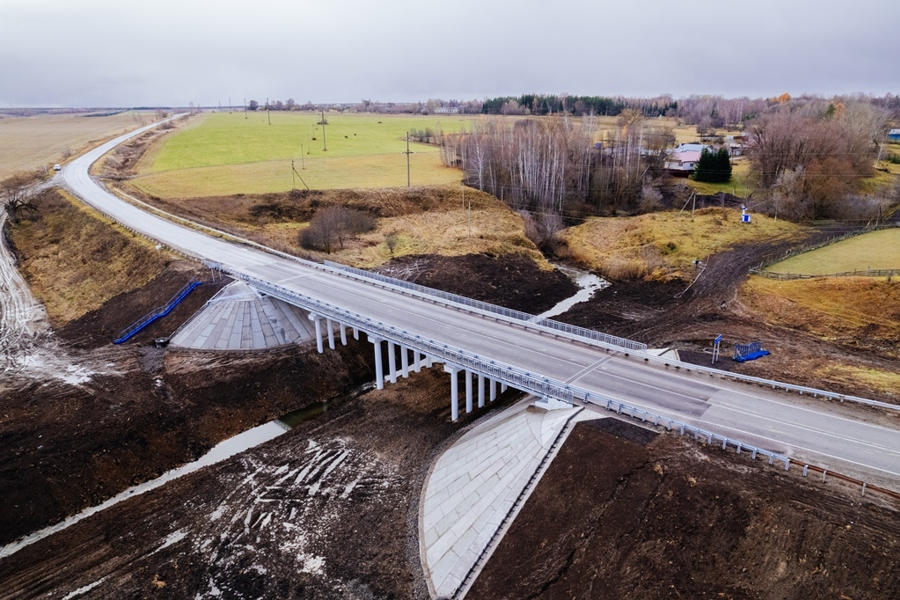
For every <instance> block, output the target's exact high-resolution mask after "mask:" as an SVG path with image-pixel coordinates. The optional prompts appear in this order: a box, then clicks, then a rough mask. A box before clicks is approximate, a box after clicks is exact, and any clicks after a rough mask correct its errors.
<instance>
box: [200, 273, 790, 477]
mask: <svg viewBox="0 0 900 600" xmlns="http://www.w3.org/2000/svg"><path fill="white" fill-rule="evenodd" d="M210 266H211V267H213V268H215V266H214V265H212V264H210ZM220 270H222V271H223V272H224V273H227V274H229V275H230V276H231V277H234V278H235V279H241V280H244V281H246V282H247V283H249V284H251V285H253V287H255V288H257V289H258V290H260V291H261V292H264V293H266V294H269V295H270V296H273V297H275V298H278V299H279V300H283V301H284V302H288V303H289V304H293V305H295V306H299V307H301V308H304V309H306V310H309V311H311V312H314V313H315V314H318V315H321V316H323V317H327V318H331V319H333V320H335V321H338V322H340V323H343V324H345V325H349V326H351V327H356V328H357V329H361V330H363V331H365V332H366V333H369V334H371V335H373V336H376V337H381V338H384V339H387V340H390V341H392V342H395V343H399V344H402V345H404V346H406V347H408V348H410V349H413V350H417V351H419V352H423V353H425V354H427V355H430V356H432V357H434V358H435V359H437V360H438V361H439V362H444V363H448V364H452V365H455V366H458V367H463V368H465V369H468V370H470V371H472V372H474V373H477V374H481V375H486V376H489V377H491V378H493V379H496V380H499V381H503V382H506V383H508V384H509V385H511V386H512V387H515V388H517V389H520V390H522V391H524V392H528V393H531V394H534V395H536V396H542V397H547V398H554V399H556V400H560V401H562V402H565V403H567V404H574V403H575V401H576V400H578V401H581V402H584V403H592V404H600V405H603V406H605V408H606V409H607V410H615V411H616V412H617V413H620V414H621V413H626V414H628V415H629V416H631V417H633V418H638V417H641V419H642V420H644V421H646V420H648V419H651V418H652V419H653V422H654V424H655V425H658V424H659V423H660V422H662V421H665V422H666V428H667V429H669V430H672V428H673V427H676V428H678V429H679V430H680V431H681V433H682V434H684V433H691V434H693V435H694V437H695V438H697V439H699V438H700V437H701V436H702V437H704V438H707V439H708V440H709V443H712V442H713V441H721V442H722V447H723V448H727V447H728V446H729V445H731V446H734V447H735V448H736V449H737V450H738V452H740V451H741V450H742V449H746V450H749V451H751V452H752V453H753V457H754V458H756V455H757V454H761V455H763V456H767V457H768V458H769V463H770V464H771V463H772V462H773V461H774V460H780V461H784V463H785V468H788V467H789V466H790V459H789V458H788V457H787V456H784V455H782V454H777V453H774V452H770V451H768V450H764V449H762V448H757V447H755V446H752V445H749V444H746V443H743V442H740V441H737V440H732V439H730V438H727V437H724V436H721V435H719V434H717V433H713V432H711V431H707V430H705V429H701V428H699V427H694V426H693V425H690V424H688V423H683V422H681V421H677V420H675V419H672V418H670V417H666V416H664V415H660V414H656V413H652V412H649V411H646V410H643V409H641V408H637V407H635V406H631V405H628V404H624V403H622V402H619V401H618V400H615V399H613V398H609V397H607V396H604V395H602V394H600V393H598V392H592V391H589V390H586V389H584V388H580V387H578V386H573V385H569V384H567V383H565V382H562V381H559V380H557V379H553V378H550V377H543V376H541V375H537V374H534V373H530V372H528V371H525V370H523V369H519V368H517V367H513V366H511V365H507V364H504V363H501V362H497V361H494V360H489V359H485V358H482V357H480V356H478V355H477V354H473V353H471V352H468V351H466V350H462V349H459V348H454V347H452V346H449V345H448V344H443V343H441V342H437V341H435V340H432V339H426V338H423V337H422V336H420V335H414V334H411V333H409V332H407V331H405V330H402V329H397V328H396V327H394V326H392V325H385V324H384V323H382V322H381V321H375V320H373V319H371V318H368V317H363V316H362V315H359V314H357V313H353V312H351V311H348V310H344V309H342V308H340V307H337V306H334V305H331V304H328V303H326V302H322V301H320V300H316V299H315V298H310V297H309V296H305V295H303V294H300V293H297V292H294V291H291V290H288V289H286V288H284V287H281V286H279V285H275V284H272V283H268V282H266V281H263V280H261V279H258V278H256V277H253V276H251V275H246V274H244V273H241V272H240V271H237V270H234V269H230V268H228V267H220Z"/></svg>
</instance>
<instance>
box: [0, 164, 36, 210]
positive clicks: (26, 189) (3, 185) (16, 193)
mask: <svg viewBox="0 0 900 600" xmlns="http://www.w3.org/2000/svg"><path fill="white" fill-rule="evenodd" d="M40 177H41V173H40V172H39V171H36V172H33V173H26V172H19V173H16V174H15V175H12V176H11V177H7V178H6V179H4V180H3V181H0V202H2V206H3V208H4V210H6V214H8V215H9V220H10V221H12V222H13V223H18V222H19V216H20V215H21V214H22V213H24V212H36V211H37V207H36V206H35V205H34V197H35V194H36V191H35V190H36V185H37V183H38V181H39V180H40Z"/></svg>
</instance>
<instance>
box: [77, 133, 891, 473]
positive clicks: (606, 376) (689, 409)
mask: <svg viewBox="0 0 900 600" xmlns="http://www.w3.org/2000/svg"><path fill="white" fill-rule="evenodd" d="M156 125H158V124H154V125H151V126H147V127H143V128H140V129H137V130H135V131H133V132H131V133H129V134H126V135H123V136H121V137H119V138H117V139H114V140H112V141H110V142H108V143H106V144H103V145H102V146H100V147H98V148H96V149H95V150H93V151H91V152H89V153H87V154H85V155H84V156H82V157H80V158H78V159H76V160H74V161H72V163H70V164H69V165H68V166H67V167H66V168H65V169H64V171H63V173H62V177H63V179H64V181H65V184H66V185H67V186H68V187H69V189H71V191H72V192H73V193H75V194H76V195H77V196H78V197H80V198H81V199H82V200H83V201H84V202H86V203H88V204H90V205H92V206H93V207H95V208H96V209H98V210H99V211H101V212H103V213H105V214H106V215H108V216H109V217H111V218H113V219H114V220H116V221H118V222H119V223H121V224H122V225H124V226H126V227H128V228H129V229H131V230H133V231H135V232H137V233H139V234H142V235H145V236H147V237H149V238H152V239H154V240H157V241H159V242H160V243H162V244H165V245H166V246H168V247H170V248H172V249H174V250H176V251H178V252H181V253H183V254H185V255H187V256H190V257H194V258H197V259H200V260H204V261H206V263H207V264H208V265H210V266H211V267H213V268H216V269H219V270H221V271H223V272H225V273H227V274H228V275H230V276H232V277H234V278H236V279H239V280H243V281H245V282H246V283H248V284H249V285H251V286H253V287H255V288H256V289H257V290H259V291H260V292H262V293H265V294H268V295H270V296H272V297H275V298H278V299H279V300H282V301H284V302H288V303H290V304H293V305H295V306H298V307H300V308H302V309H304V310H305V311H308V312H309V314H310V319H311V320H312V321H313V322H314V324H315V328H316V336H317V344H318V349H319V351H320V352H323V351H325V342H326V339H327V343H328V346H329V347H330V348H334V347H335V343H336V338H337V337H340V339H341V342H342V343H346V342H347V336H348V335H349V333H348V331H352V335H353V336H354V337H355V338H357V339H358V338H359V336H360V334H361V333H362V334H365V335H366V337H367V339H368V341H369V342H371V343H372V344H373V350H374V352H375V359H376V375H377V385H378V386H379V387H383V386H384V385H385V384H386V383H388V382H391V381H396V378H397V377H398V376H401V377H402V376H404V375H406V374H408V373H409V371H410V370H417V369H421V368H423V367H425V368H428V367H432V366H433V365H434V364H435V363H438V364H442V365H443V368H444V370H446V371H448V372H449V373H450V374H451V379H450V381H451V390H450V399H449V401H450V405H451V415H452V418H453V419H454V420H456V419H457V418H458V416H459V413H460V410H463V409H464V410H465V411H467V412H471V411H472V410H474V406H475V404H476V403H477V405H478V406H482V405H484V404H485V403H486V402H490V401H491V400H493V399H494V398H495V397H496V395H497V389H498V388H499V389H501V390H502V389H504V387H505V386H511V387H514V388H517V389H520V390H523V391H525V392H529V393H532V394H534V395H536V396H538V397H539V398H540V399H541V403H542V404H543V405H544V406H545V407H547V408H554V407H558V406H570V405H572V404H599V405H601V406H606V407H607V408H613V409H616V410H618V411H624V412H626V413H628V414H632V415H634V416H639V417H642V418H644V419H650V420H652V421H653V422H656V423H658V424H662V425H664V426H667V427H669V428H680V429H682V430H683V429H684V428H685V427H687V428H688V429H690V430H691V431H693V432H694V434H695V435H698V432H700V434H702V435H703V436H704V437H706V438H708V439H709V441H711V442H712V441H713V440H714V439H715V440H716V441H717V442H718V441H720V440H721V441H722V444H723V445H726V446H727V445H728V444H729V443H732V444H734V445H736V446H737V447H738V448H740V447H741V446H742V445H745V446H744V447H751V448H754V456H755V454H756V449H758V450H759V451H761V452H763V453H764V455H768V456H769V457H770V462H771V461H772V460H773V458H777V459H778V460H783V461H784V465H785V467H787V466H788V464H789V461H790V460H792V459H793V460H799V461H805V462H809V463H812V464H816V465H820V466H822V467H824V468H827V469H829V470H834V471H841V472H845V473H859V472H861V471H862V472H865V473H866V474H867V475H868V476H872V475H874V476H876V477H877V479H878V480H880V481H881V482H883V483H887V484H888V485H891V487H896V481H897V478H898V477H900V430H898V421H897V419H896V418H895V415H893V414H887V415H885V414H878V413H877V412H876V411H868V410H866V411H861V410H859V406H857V405H854V406H850V404H851V403H849V402H844V400H845V399H848V397H844V396H841V395H839V394H831V393H828V392H825V391H822V390H813V389H809V388H797V387H796V386H794V390H795V391H798V392H800V394H803V393H804V392H806V394H805V395H798V394H786V393H785V392H783V391H780V390H776V389H775V388H776V387H778V388H782V389H786V388H791V387H792V386H789V385H786V384H777V383H775V382H763V381H761V380H755V381H751V382H748V381H744V382H741V381H734V380H733V379H732V378H733V377H734V375H733V374H729V373H725V372H720V371H716V370H714V369H709V368H704V367H698V366H695V365H689V364H687V363H679V362H677V361H671V360H666V359H661V358H659V357H656V356H652V355H650V354H649V353H647V352H646V351H645V348H644V346H643V345H642V344H638V343H636V342H633V341H630V340H624V339H621V338H614V337H612V336H603V335H602V334H597V333H595V332H589V331H587V330H580V329H578V328H571V327H567V326H564V325H562V324H556V323H553V322H548V321H536V320H535V319H532V318H529V317H530V316H529V315H523V313H515V312H514V311H508V310H505V309H501V308H498V307H492V306H490V305H485V304H482V303H478V302H474V301H471V300H468V299H463V298H459V297H450V296H447V295H443V294H438V293H433V292H432V291H428V290H423V289H417V288H415V287H410V286H405V285H404V284H402V283H401V282H392V281H389V280H384V279H378V278H375V277H372V276H369V275H366V274H365V273H361V272H357V271H354V270H351V269H345V268H341V267H339V266H334V265H325V264H318V263H313V262H310V261H304V260H301V259H298V258H296V257H292V256H289V255H286V254H282V253H278V252H274V251H267V250H265V249H263V248H260V247H254V246H253V245H251V244H238V243H234V242H230V241H226V240H225V239H222V238H221V237H214V236H211V235H209V234H208V233H206V232H204V231H203V230H202V228H198V227H189V226H186V225H183V224H179V223H176V222H174V221H173V220H171V219H167V218H163V217H160V216H157V215H156V214H153V213H152V212H148V211H146V210H143V209H141V208H139V207H137V206H135V205H133V204H130V203H127V202H125V201H123V200H121V199H119V198H118V197H116V196H115V195H113V194H111V193H110V192H108V191H107V190H105V189H104V188H102V187H101V186H100V185H98V184H97V183H96V182H95V181H94V180H93V179H92V178H91V176H90V175H89V167H90V165H91V164H92V163H93V162H95V161H96V160H98V159H99V158H100V157H101V156H102V155H103V154H105V153H106V152H108V151H109V150H111V149H112V148H114V147H115V146H116V145H118V144H120V143H122V142H124V141H125V140H127V139H129V138H131V137H134V136H136V135H140V134H141V133H143V132H144V131H146V130H148V129H150V128H152V127H154V126H156ZM384 345H386V346H387V353H386V354H387V358H388V364H387V365H384V364H383V355H384V353H383V348H384ZM398 354H399V359H400V360H399V365H398V364H397V355H398ZM459 374H463V376H462V380H463V386H464V388H465V391H464V398H461V396H460V394H461V392H460V390H459V387H458V386H459V383H458V382H459V376H458V375H459ZM745 379H748V380H752V378H745ZM760 384H763V385H760ZM817 396H827V397H829V398H832V399H839V400H841V403H838V402H833V401H832V402H829V401H826V400H824V399H822V398H818V397H817ZM849 399H851V400H855V401H859V400H861V399H855V398H849ZM863 401H864V400H863ZM463 402H464V404H461V403H463ZM869 403H870V404H879V403H874V402H871V401H869Z"/></svg>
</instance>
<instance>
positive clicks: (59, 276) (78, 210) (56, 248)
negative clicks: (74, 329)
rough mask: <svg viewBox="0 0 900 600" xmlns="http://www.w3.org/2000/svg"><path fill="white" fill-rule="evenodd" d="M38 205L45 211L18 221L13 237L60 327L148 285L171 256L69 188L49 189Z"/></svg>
mask: <svg viewBox="0 0 900 600" xmlns="http://www.w3.org/2000/svg"><path fill="white" fill-rule="evenodd" d="M38 204H39V210H40V216H39V217H37V218H34V219H32V220H31V221H26V220H23V221H21V222H20V223H18V224H17V225H15V226H13V227H12V229H11V238H12V241H13V243H14V244H15V246H16V248H17V250H18V252H19V254H20V256H22V257H23V259H22V264H21V269H22V272H23V274H24V276H25V278H26V279H27V280H28V283H29V285H30V286H31V290H32V292H33V293H34V295H35V296H36V297H37V298H38V299H39V300H41V302H43V303H44V305H45V306H46V307H47V314H48V316H49V317H50V321H51V323H52V324H53V326H54V327H60V326H62V325H64V324H66V323H68V322H70V321H73V320H75V319H77V318H78V317H80V316H82V315H84V314H86V313H88V312H90V311H92V310H95V309H97V308H99V307H100V306H102V305H103V303H104V302H106V301H107V300H109V299H110V298H113V297H114V296H117V295H118V294H120V293H122V292H127V291H131V290H134V289H137V288H139V287H141V286H143V285H145V284H146V283H147V282H149V281H150V280H152V279H153V278H154V277H156V276H157V275H158V274H159V273H160V272H162V269H163V268H164V267H165V265H166V264H167V262H168V261H169V257H168V255H166V254H163V253H161V252H159V251H157V250H156V249H155V248H154V247H153V246H152V245H151V244H150V242H148V241H146V240H144V239H143V238H140V237H136V236H134V235H133V234H131V233H130V232H127V231H125V230H122V229H121V228H119V227H118V226H116V225H114V224H113V223H112V222H111V221H109V220H107V219H105V218H104V217H102V216H101V215H100V214H99V213H97V212H95V211H94V210H92V209H90V208H87V207H86V206H84V205H83V204H81V203H80V202H77V201H75V200H73V199H70V198H68V197H67V196H66V195H65V194H64V193H63V192H56V191H50V192H47V193H46V194H44V196H43V197H42V198H41V199H40V200H39V201H38Z"/></svg>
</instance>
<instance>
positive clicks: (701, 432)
mask: <svg viewBox="0 0 900 600" xmlns="http://www.w3.org/2000/svg"><path fill="white" fill-rule="evenodd" d="M597 400H598V401H595V400H594V398H593V396H591V395H588V397H587V398H585V399H584V402H585V403H591V404H597V405H600V406H603V407H604V408H606V410H615V411H616V414H625V415H628V416H629V417H631V418H633V419H637V418H640V419H641V421H642V422H647V421H648V420H651V419H652V421H653V425H655V426H659V425H660V423H661V422H662V421H665V423H666V430H667V431H672V430H673V429H677V430H678V432H679V433H680V434H681V435H692V436H694V439H695V440H699V439H700V438H704V439H705V440H706V442H707V443H708V444H712V443H714V442H716V443H718V442H721V444H722V449H723V450H727V449H728V447H729V446H731V447H732V448H734V449H735V450H736V451H737V453H738V454H740V453H741V452H742V451H747V452H750V453H751V455H752V457H753V459H756V457H757V455H759V456H764V457H766V458H768V459H769V464H770V465H771V464H774V462H775V461H776V460H777V461H780V462H783V463H784V469H785V471H786V470H788V469H789V468H790V466H791V459H790V458H788V457H787V456H785V455H784V454H778V453H777V452H772V451H770V450H766V449H764V448H759V447H758V446H754V445H752V444H747V443H745V442H741V441H740V440H735V439H732V438H729V437H727V436H724V435H720V434H718V433H714V432H712V431H709V430H707V429H703V428H701V427H695V426H694V425H690V424H688V423H683V422H681V421H678V420H675V419H670V418H669V417H666V416H663V415H660V414H657V413H653V412H650V411H647V410H644V409H641V408H637V407H635V406H631V405H628V404H624V403H622V402H619V401H618V400H613V399H612V398H605V397H601V396H597Z"/></svg>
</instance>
